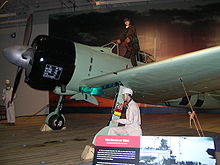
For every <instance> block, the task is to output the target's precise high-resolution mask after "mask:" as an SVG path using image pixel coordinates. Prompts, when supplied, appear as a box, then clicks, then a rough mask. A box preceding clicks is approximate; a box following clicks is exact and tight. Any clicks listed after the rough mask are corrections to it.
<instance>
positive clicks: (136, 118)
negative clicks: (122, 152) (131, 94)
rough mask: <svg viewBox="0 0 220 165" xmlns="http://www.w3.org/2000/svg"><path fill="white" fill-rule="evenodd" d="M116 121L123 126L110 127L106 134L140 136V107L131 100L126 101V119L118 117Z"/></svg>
mask: <svg viewBox="0 0 220 165" xmlns="http://www.w3.org/2000/svg"><path fill="white" fill-rule="evenodd" d="M117 122H118V123H121V124H125V126H118V127H111V128H110V129H109V132H108V135H119V136H142V130H141V126H140V125H141V115H140V109H139V107H138V105H137V104H136V103H135V102H134V101H133V100H131V101H130V102H129V103H128V108H127V110H126V119H118V120H117Z"/></svg>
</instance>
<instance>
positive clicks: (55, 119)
mask: <svg viewBox="0 0 220 165" xmlns="http://www.w3.org/2000/svg"><path fill="white" fill-rule="evenodd" d="M64 124H65V120H64V117H63V116H62V115H60V116H59V115H57V114H54V115H52V116H51V117H50V118H49V121H48V125H49V127H50V128H51V129H53V130H59V129H62V128H63V127H64Z"/></svg>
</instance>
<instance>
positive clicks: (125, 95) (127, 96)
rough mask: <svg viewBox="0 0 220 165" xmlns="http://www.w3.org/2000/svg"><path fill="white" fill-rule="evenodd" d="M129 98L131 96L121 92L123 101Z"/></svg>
mask: <svg viewBox="0 0 220 165" xmlns="http://www.w3.org/2000/svg"><path fill="white" fill-rule="evenodd" d="M130 98H131V97H130V96H129V95H128V94H127V93H125V94H122V99H123V100H124V101H129V100H130Z"/></svg>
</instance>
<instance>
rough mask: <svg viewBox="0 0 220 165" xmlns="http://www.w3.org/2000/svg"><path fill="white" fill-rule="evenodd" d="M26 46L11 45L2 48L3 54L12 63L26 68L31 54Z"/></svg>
mask: <svg viewBox="0 0 220 165" xmlns="http://www.w3.org/2000/svg"><path fill="white" fill-rule="evenodd" d="M29 50H30V47H28V46H11V47H8V48H5V49H3V56H4V57H5V58H6V59H7V60H8V61H9V62H10V63H12V64H14V65H16V66H19V67H22V68H27V66H28V63H29V61H30V58H31V55H30V53H27V52H30V51H29Z"/></svg>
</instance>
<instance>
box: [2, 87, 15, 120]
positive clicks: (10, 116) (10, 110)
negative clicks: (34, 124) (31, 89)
mask: <svg viewBox="0 0 220 165" xmlns="http://www.w3.org/2000/svg"><path fill="white" fill-rule="evenodd" d="M12 91H13V88H9V89H3V93H2V100H3V102H4V104H5V108H6V116H7V121H8V123H9V124H11V123H15V109H14V102H13V101H12V103H11V104H10V103H9V101H10V100H11V95H12ZM14 98H15V97H14Z"/></svg>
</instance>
